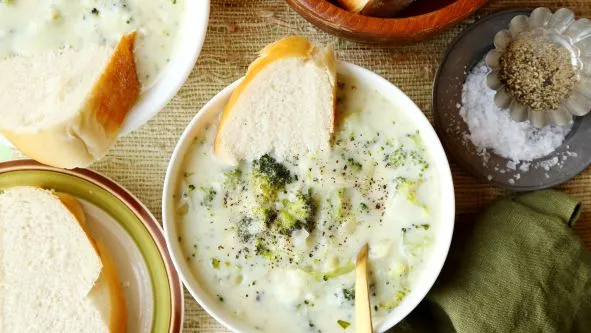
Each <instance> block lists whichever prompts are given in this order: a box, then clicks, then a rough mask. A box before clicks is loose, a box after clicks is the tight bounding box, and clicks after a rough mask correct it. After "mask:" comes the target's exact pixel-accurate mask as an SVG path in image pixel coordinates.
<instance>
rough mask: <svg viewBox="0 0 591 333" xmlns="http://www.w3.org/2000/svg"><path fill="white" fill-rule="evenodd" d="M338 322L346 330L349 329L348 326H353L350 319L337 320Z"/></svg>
mask: <svg viewBox="0 0 591 333" xmlns="http://www.w3.org/2000/svg"><path fill="white" fill-rule="evenodd" d="M337 324H339V326H341V327H342V328H343V329H344V330H346V329H347V327H349V326H351V323H350V322H348V321H344V320H340V319H339V320H337Z"/></svg>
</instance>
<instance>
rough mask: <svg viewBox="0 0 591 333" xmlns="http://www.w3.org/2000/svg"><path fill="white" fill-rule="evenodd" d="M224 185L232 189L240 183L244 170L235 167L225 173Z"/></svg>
mask: <svg viewBox="0 0 591 333" xmlns="http://www.w3.org/2000/svg"><path fill="white" fill-rule="evenodd" d="M224 176H225V179H224V185H225V186H226V187H228V188H230V189H234V188H236V187H237V186H238V184H240V181H241V180H242V170H240V169H234V170H230V171H228V172H226V173H224Z"/></svg>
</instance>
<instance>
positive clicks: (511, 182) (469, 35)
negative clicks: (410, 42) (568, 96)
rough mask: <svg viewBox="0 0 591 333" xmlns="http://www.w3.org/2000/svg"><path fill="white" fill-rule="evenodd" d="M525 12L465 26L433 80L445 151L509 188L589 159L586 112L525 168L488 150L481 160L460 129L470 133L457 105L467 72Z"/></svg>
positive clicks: (563, 174) (545, 183) (569, 173)
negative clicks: (552, 147) (554, 146)
mask: <svg viewBox="0 0 591 333" xmlns="http://www.w3.org/2000/svg"><path fill="white" fill-rule="evenodd" d="M530 12H531V10H529V9H515V10H508V11H502V12H499V13H496V14H493V15H490V16H487V17H485V18H484V19H482V20H480V21H478V22H476V23H474V24H473V25H471V26H470V27H468V28H467V29H466V30H465V31H463V32H462V34H461V35H460V36H459V37H458V38H457V39H456V40H455V41H454V42H453V43H452V44H451V46H450V47H449V49H448V51H447V53H446V55H445V58H444V60H443V62H442V63H441V66H440V67H439V71H438V72H437V75H436V76H435V82H434V84H433V112H434V117H435V125H436V127H437V131H438V134H439V137H440V138H441V140H442V141H443V144H444V146H445V148H446V150H447V152H448V153H449V154H451V155H452V156H453V157H454V158H455V159H456V160H457V161H458V162H459V163H460V164H461V165H462V166H463V167H464V168H466V169H467V170H468V171H470V172H471V173H472V174H473V175H474V176H476V177H477V178H479V179H481V180H482V181H484V182H490V183H492V184H494V185H496V186H499V187H502V188H506V189H510V190H514V191H531V190H537V189H543V188H548V187H552V186H554V185H557V184H561V183H564V182H566V181H568V180H569V179H571V178H573V177H575V176H576V175H578V174H579V173H581V172H582V171H583V170H585V169H586V168H587V166H589V164H591V149H589V143H590V142H591V117H589V116H586V117H583V118H580V117H578V118H577V119H576V120H575V123H574V124H573V127H572V130H571V132H570V133H569V135H568V136H567V137H566V139H565V140H564V142H563V144H562V145H561V146H560V147H558V148H557V149H556V150H555V151H554V152H552V153H551V154H550V155H548V156H545V157H542V158H540V159H537V160H534V161H532V162H531V163H530V164H531V166H530V168H529V171H521V170H519V168H517V170H511V169H509V168H507V163H508V162H509V160H507V159H505V158H503V157H501V156H498V155H496V154H494V153H491V154H490V157H489V159H488V162H487V163H483V158H482V156H480V155H478V153H477V151H476V147H475V146H474V145H473V144H472V142H471V141H469V140H466V139H464V137H463V133H469V130H468V128H467V125H466V123H465V122H464V120H463V119H462V117H461V116H460V114H459V109H458V107H457V105H458V104H461V97H462V86H463V84H464V81H465V79H466V75H467V73H469V72H470V71H471V70H472V68H473V67H474V65H476V64H477V63H478V62H480V61H481V60H482V59H483V57H484V56H485V55H486V53H487V52H488V51H489V50H490V49H492V48H493V38H494V36H495V34H496V33H497V32H498V31H499V30H502V29H506V28H507V27H508V25H509V22H510V21H511V19H512V18H513V17H515V16H517V15H522V14H525V15H527V14H529V13H530ZM565 156H566V157H565ZM555 157H556V158H558V160H559V165H556V166H554V167H551V168H549V169H548V170H546V169H545V168H543V167H536V166H538V165H540V164H541V163H542V164H543V163H544V161H550V160H552V159H553V158H555ZM501 171H502V172H501ZM518 174H519V176H518Z"/></svg>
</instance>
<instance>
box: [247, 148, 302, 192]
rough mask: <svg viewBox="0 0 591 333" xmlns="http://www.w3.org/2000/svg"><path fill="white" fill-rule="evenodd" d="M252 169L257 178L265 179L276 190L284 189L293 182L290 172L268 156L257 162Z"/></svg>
mask: <svg viewBox="0 0 591 333" xmlns="http://www.w3.org/2000/svg"><path fill="white" fill-rule="evenodd" d="M252 169H253V172H254V175H255V176H256V177H262V178H264V179H265V180H266V182H267V183H268V184H269V186H271V187H274V188H282V187H284V186H285V185H287V184H289V183H291V182H292V177H291V173H290V172H289V170H288V169H287V168H286V167H285V166H284V165H283V164H281V163H279V162H277V161H276V160H275V159H274V158H273V157H271V156H269V155H268V154H265V155H263V156H262V157H261V158H259V159H258V160H255V161H254V162H253V163H252Z"/></svg>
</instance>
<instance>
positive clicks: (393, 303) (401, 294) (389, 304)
mask: <svg viewBox="0 0 591 333" xmlns="http://www.w3.org/2000/svg"><path fill="white" fill-rule="evenodd" d="M408 293H409V290H408V289H407V288H402V290H399V291H398V292H396V294H395V295H394V296H393V297H392V298H391V299H390V300H388V301H386V302H382V303H380V304H379V305H380V308H382V309H384V310H386V311H387V310H392V309H394V308H395V307H397V306H398V305H400V303H402V301H403V300H404V298H405V297H406V295H407V294H408Z"/></svg>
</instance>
